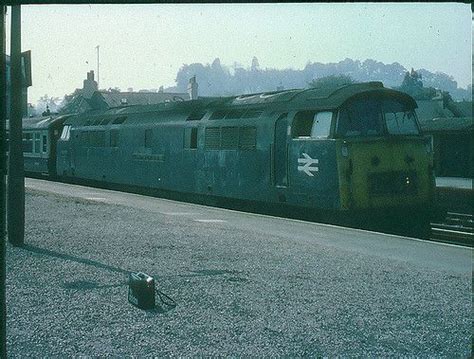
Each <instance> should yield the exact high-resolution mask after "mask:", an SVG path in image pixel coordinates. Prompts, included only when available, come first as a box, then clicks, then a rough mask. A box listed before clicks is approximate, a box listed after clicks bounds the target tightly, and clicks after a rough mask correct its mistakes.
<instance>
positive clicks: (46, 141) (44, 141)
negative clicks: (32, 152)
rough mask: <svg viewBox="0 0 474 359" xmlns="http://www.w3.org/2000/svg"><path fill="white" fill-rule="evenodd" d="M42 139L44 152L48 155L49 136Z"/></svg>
mask: <svg viewBox="0 0 474 359" xmlns="http://www.w3.org/2000/svg"><path fill="white" fill-rule="evenodd" d="M41 138H42V142H41V147H42V152H43V153H46V152H48V136H47V135H43V136H42V137H41Z"/></svg>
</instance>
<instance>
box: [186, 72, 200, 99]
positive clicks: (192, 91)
mask: <svg viewBox="0 0 474 359" xmlns="http://www.w3.org/2000/svg"><path fill="white" fill-rule="evenodd" d="M188 94H189V99H190V100H196V99H197V98H198V83H197V82H196V76H193V77H191V78H190V79H189V83H188Z"/></svg>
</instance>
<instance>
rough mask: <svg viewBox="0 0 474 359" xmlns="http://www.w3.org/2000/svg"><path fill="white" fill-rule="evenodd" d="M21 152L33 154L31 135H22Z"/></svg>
mask: <svg viewBox="0 0 474 359" xmlns="http://www.w3.org/2000/svg"><path fill="white" fill-rule="evenodd" d="M23 152H29V153H32V152H33V134H32V133H24V134H23Z"/></svg>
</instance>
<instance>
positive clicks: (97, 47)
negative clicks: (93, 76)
mask: <svg viewBox="0 0 474 359" xmlns="http://www.w3.org/2000/svg"><path fill="white" fill-rule="evenodd" d="M99 47H100V45H97V46H96V47H95V48H96V49H97V88H99Z"/></svg>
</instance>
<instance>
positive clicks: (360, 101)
mask: <svg viewBox="0 0 474 359" xmlns="http://www.w3.org/2000/svg"><path fill="white" fill-rule="evenodd" d="M336 133H337V135H338V136H340V137H368V136H384V135H418V134H419V130H418V125H417V123H416V116H415V111H414V109H413V108H412V107H410V106H409V105H408V104H406V103H404V102H403V101H402V100H399V99H396V98H389V97H373V96H371V97H363V98H357V99H354V100H352V101H350V102H349V103H347V104H346V105H345V106H344V107H343V108H342V109H341V110H340V111H339V118H338V122H337V128H336Z"/></svg>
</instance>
